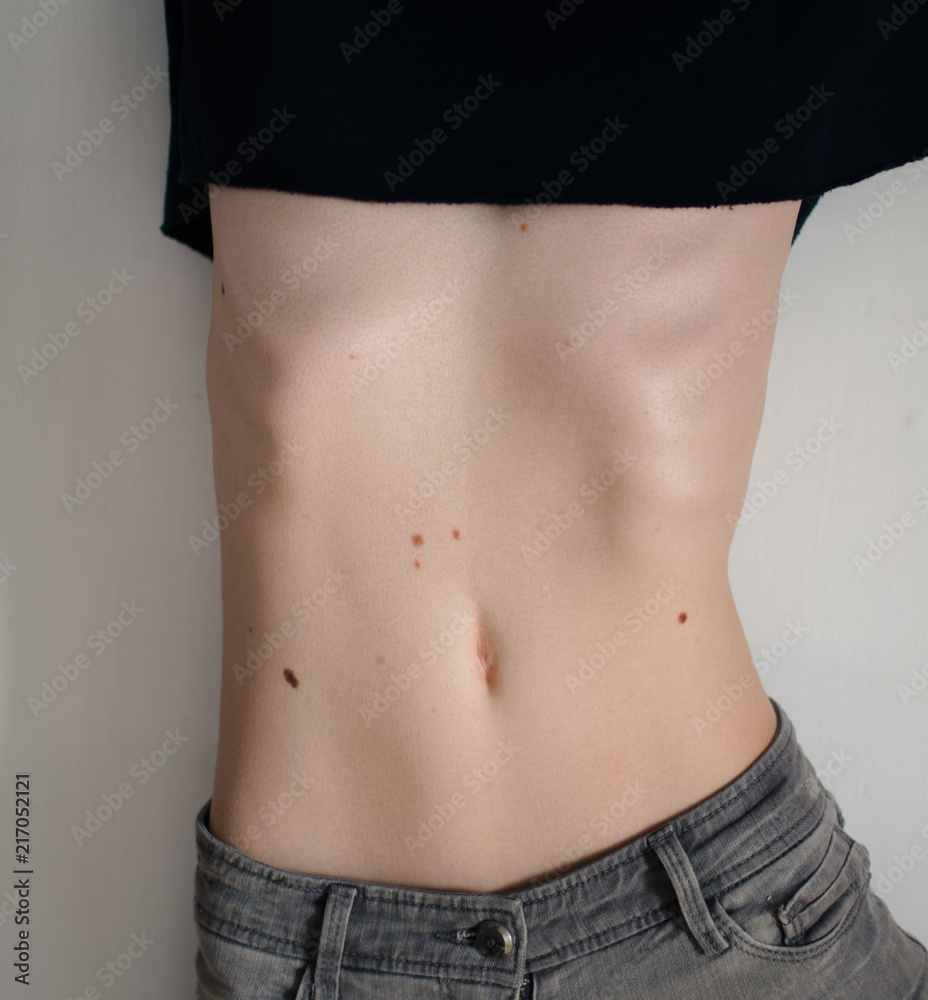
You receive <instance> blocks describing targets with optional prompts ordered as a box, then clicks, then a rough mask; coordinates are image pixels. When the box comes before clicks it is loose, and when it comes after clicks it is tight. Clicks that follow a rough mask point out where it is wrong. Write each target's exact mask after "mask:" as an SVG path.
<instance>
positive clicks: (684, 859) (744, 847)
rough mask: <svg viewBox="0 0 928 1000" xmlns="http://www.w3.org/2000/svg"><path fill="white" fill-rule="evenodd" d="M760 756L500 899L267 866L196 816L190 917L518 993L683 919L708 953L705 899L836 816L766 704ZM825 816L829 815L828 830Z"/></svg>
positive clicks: (272, 945)
mask: <svg viewBox="0 0 928 1000" xmlns="http://www.w3.org/2000/svg"><path fill="white" fill-rule="evenodd" d="M770 701H771V703H772V704H773V706H774V708H775V710H776V714H777V730H776V734H775V736H774V738H773V741H772V742H771V743H770V745H769V746H768V747H767V749H766V750H765V751H764V753H763V754H762V755H761V756H760V757H759V758H758V759H757V760H756V761H755V762H754V763H753V764H752V765H751V766H750V767H749V768H748V769H747V770H746V771H745V772H744V773H743V774H741V775H739V776H738V777H737V778H736V779H734V780H733V781H732V782H731V783H729V784H728V785H726V786H725V787H724V788H722V789H721V790H719V791H718V792H716V793H715V794H714V795H712V796H711V797H710V798H708V799H706V800H705V801H703V802H701V803H700V804H699V805H697V806H694V807H693V808H692V809H690V810H688V811H687V812H685V813H683V814H681V815H679V816H677V817H675V818H674V819H670V820H668V821H667V822H666V823H664V824H662V825H661V826H659V827H657V828H655V829H653V830H651V831H649V832H648V833H646V834H643V835H642V836H640V837H638V838H637V839H636V840H634V841H632V842H630V843H628V844H625V845H624V846H622V847H619V848H617V849H615V850H614V851H612V852H610V853H608V854H606V855H604V856H603V857H601V858H598V859H597V860H595V861H592V862H590V863H589V864H586V865H583V866H582V867H579V868H576V869H574V870H573V871H570V872H568V873H567V874H565V875H562V876H560V877H557V878H554V879H552V880H551V881H548V882H544V883H541V884H539V885H535V886H532V887H531V888H526V889H521V890H516V891H513V892H506V893H470V892H448V891H436V890H424V889H417V888H408V887H403V886H393V885H386V884H379V883H371V882H363V881H358V880H353V879H347V878H340V877H338V878H326V877H321V876H315V875H303V874H297V873H294V872H288V871H284V870H282V869H278V868H274V867H272V866H270V865H267V864H264V863H263V862H260V861H257V860H255V859H253V858H250V857H248V856H247V855H244V854H242V853H240V852H239V851H237V850H236V849H235V848H233V847H231V846H230V845H228V844H225V843H224V842H222V841H220V840H218V839H217V838H216V837H214V836H213V835H212V834H211V833H210V831H209V829H208V828H207V822H208V816H209V805H210V802H209V801H208V802H207V803H206V804H205V805H204V806H203V807H202V808H201V810H200V811H199V813H198V815H197V819H196V842H197V858H198V865H197V881H196V903H195V910H196V917H197V919H198V920H199V921H201V922H202V923H204V924H206V926H208V927H210V928H212V929H213V930H214V931H216V932H217V933H219V934H222V935H224V936H226V937H230V938H232V939H234V940H237V941H240V942H241V943H243V944H249V945H251V946H253V947H259V948H265V949H271V950H273V951H275V952H276V953H278V954H281V955H289V956H293V957H310V958H315V959H317V963H318V965H317V975H320V976H321V977H324V976H325V969H326V965H327V964H328V965H332V964H334V965H335V966H336V967H337V966H339V965H350V966H351V967H353V968H355V969H359V970H368V971H372V972H385V971H389V972H396V973H407V974H410V975H421V976H444V977H451V978H455V977H458V976H459V977H460V978H465V979H468V980H470V981H476V982H486V983H492V984H496V985H499V986H505V987H510V988H513V987H515V988H518V986H519V984H520V982H521V980H522V977H523V976H524V975H525V974H526V973H531V972H533V971H541V970H543V969H546V968H550V967H553V966H555V965H558V964H560V963H562V962H565V961H567V960H569V959H571V958H576V957H578V956H580V955H584V954H588V953H590V952H593V951H596V950H598V949H600V948H603V947H606V946H608V945H610V944H612V943H614V942H617V941H621V940H623V939H624V938H627V937H629V936H631V935H634V934H638V933H640V932H642V931H644V930H646V929H647V928H649V927H652V926H654V925H656V924H659V923H661V922H663V921H666V920H667V919H668V918H669V917H671V916H672V915H673V914H675V913H677V912H679V913H682V915H683V917H684V918H685V920H686V923H687V925H688V926H689V929H690V931H691V932H692V933H693V935H694V937H695V938H696V939H697V941H698V942H699V945H700V947H701V948H702V949H703V950H704V951H705V952H707V953H710V954H712V953H717V952H720V951H722V950H724V949H725V947H727V943H726V942H725V940H724V939H723V938H721V935H720V934H719V932H718V930H717V929H716V927H715V924H714V922H713V921H712V919H711V917H710V915H709V911H708V908H707V906H706V902H705V900H706V899H709V898H711V897H712V896H713V895H715V894H720V893H723V892H725V891H726V890H727V889H729V888H731V887H733V886H735V885H736V884H737V883H739V882H741V881H743V880H744V879H747V878H750V877H751V876H752V875H753V874H755V873H756V872H757V871H759V870H760V869H761V868H763V867H765V866H766V865H768V864H770V863H771V862H772V861H774V860H775V859H776V858H778V857H779V856H780V855H782V854H784V853H785V852H786V851H788V850H790V849H791V848H792V847H793V846H795V845H796V844H797V843H798V842H799V841H801V840H803V839H804V838H805V837H807V836H809V835H810V833H811V832H812V831H813V830H814V829H815V828H816V826H817V824H819V823H820V822H822V817H823V815H824V814H825V812H826V810H830V811H831V813H832V816H833V817H834V819H835V821H840V822H841V823H842V824H843V817H842V816H841V813H840V809H839V808H838V805H837V803H836V801H835V800H834V797H833V796H832V795H831V794H830V793H828V792H827V791H826V790H825V789H824V788H823V786H822V785H821V783H820V782H819V781H818V779H817V778H816V777H815V771H814V768H813V767H812V765H811V763H810V762H809V760H808V758H807V757H806V756H805V754H804V752H803V751H802V749H801V747H800V746H799V744H798V742H797V740H796V736H795V731H794V729H793V726H792V723H791V722H790V720H789V718H788V716H787V715H786V713H785V712H784V711H783V709H782V708H781V707H780V706H779V705H778V704H777V702H776V701H774V700H773V699H772V698H771V699H770ZM830 818H831V817H829V819H830Z"/></svg>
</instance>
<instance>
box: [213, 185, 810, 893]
mask: <svg viewBox="0 0 928 1000" xmlns="http://www.w3.org/2000/svg"><path fill="white" fill-rule="evenodd" d="M798 208H799V202H796V201H794V202H778V203H773V204H755V205H743V206H737V207H735V208H733V209H729V208H724V207H719V208H711V209H696V208H687V209H654V208H638V207H631V206H622V205H618V206H588V205H553V206H549V207H546V208H544V209H540V210H538V211H537V212H534V213H533V214H532V215H531V216H530V217H529V216H525V215H524V214H523V211H522V210H520V209H518V208H511V207H505V206H503V207H500V206H489V205H474V204H469V205H440V204H436V205H429V204H380V203H362V202H354V201H349V200H343V199H335V198H323V197H316V196H308V195H300V194H293V195H291V194H287V193H284V192H272V191H255V190H246V189H239V188H225V189H222V190H219V189H214V191H213V192H212V198H211V213H212V220H213V233H214V247H215V266H214V279H213V309H212V319H211V325H210V335H209V341H208V349H207V387H208V392H209V404H210V413H211V418H212V427H213V447H214V472H215V481H216V493H217V499H218V502H219V503H220V504H229V503H230V502H234V501H235V499H236V497H238V499H239V501H240V504H239V507H240V509H239V512H238V514H237V516H235V517H234V518H230V520H229V522H228V524H227V525H226V526H224V530H223V531H222V532H221V533H220V538H221V543H220V544H221V551H222V604H223V656H222V696H221V715H220V733H219V748H218V756H217V767H216V777H215V785H214V790H213V800H212V807H211V815H210V826H211V829H212V831H213V832H214V833H215V835H216V836H217V837H219V838H220V839H222V840H224V841H226V842H228V843H230V844H232V845H233V846H235V847H237V848H238V849H239V850H241V851H243V852H244V853H246V854H248V855H251V856H252V857H255V858H257V859H258V860H260V861H264V862H266V863H268V864H271V865H274V866H276V867H279V868H283V869H288V870H291V871H297V872H305V873H310V874H316V875H324V876H330V877H342V878H354V879H363V880H366V881H371V882H380V883H387V884H399V885H408V886H415V887H420V888H431V889H447V890H456V891H465V892H502V891H508V890H512V889H515V888H519V887H523V886H528V885H531V884H534V883H535V882H537V881H542V880H545V879H549V878H553V877H555V876H556V875H559V874H561V873H563V872H565V871H567V870H570V869H572V868H575V867H577V866H579V865H581V864H584V863H586V862H588V861H590V860H593V859H594V858H596V857H599V856H601V855H602V854H604V853H606V852H608V851H610V850H612V849H614V848H615V847H617V846H619V845H621V844H623V843H626V842H628V841H630V840H633V839H635V838H636V837H638V836H640V835H641V834H643V833H645V832H646V831H648V830H651V829H653V828H655V827H657V826H660V825H661V824H662V823H663V822H664V821H666V820H667V819H668V818H670V817H672V816H675V815H679V814H680V813H682V812H685V811H686V810H687V809H690V808H692V806H694V805H696V804H697V803H699V802H701V801H703V800H704V799H706V798H708V797H709V796H711V795H712V794H714V793H715V792H716V791H718V790H719V789H720V788H722V787H724V786H725V785H726V784H728V783H729V782H730V781H732V780H733V779H734V778H735V777H736V776H737V775H739V774H740V773H742V772H743V771H744V770H746V769H747V768H748V767H749V766H750V764H751V763H752V762H753V761H754V760H756V759H757V758H758V757H759V756H760V755H761V754H762V753H763V751H764V750H765V748H766V747H767V746H768V745H769V744H770V741H771V740H772V739H773V736H774V733H775V729H776V717H775V713H774V710H773V706H772V705H771V704H770V702H769V700H768V699H767V697H766V695H765V694H764V692H763V688H762V686H761V683H760V680H759V678H758V676H757V673H756V671H755V669H754V665H753V661H752V657H751V653H750V650H749V647H748V644H747V642H746V639H745V636H744V631H743V629H742V626H741V623H740V620H739V617H738V613H737V610H736V608H735V604H734V601H733V599H732V594H731V590H730V586H729V580H728V555H729V550H730V546H731V540H732V526H731V525H732V524H733V522H734V520H736V519H737V516H738V514H739V513H740V510H741V505H742V501H743V498H744V495H745V493H746V492H747V486H748V478H749V473H750V468H751V460H752V456H753V452H754V447H755V443H756V439H757V434H758V431H759V428H760V422H761V417H762V415H763V408H764V399H765V390H766V380H767V371H768V367H769V361H770V354H771V349H772V344H773V336H774V329H775V311H774V310H775V308H776V303H777V297H778V291H779V287H780V281H781V277H782V273H783V268H784V266H785V263H786V259H787V255H788V253H789V249H790V239H791V236H792V232H793V226H794V223H795V220H796V215H797V212H798ZM320 240H324V241H326V242H324V243H320ZM314 259H315V260H314ZM313 261H314V262H313ZM300 262H306V263H305V264H304V265H303V268H302V271H299V272H297V271H290V272H289V273H288V269H292V268H295V267H298V266H299V265H300ZM626 276H627V277H626ZM442 295H444V300H442ZM256 302H257V303H258V305H257V306H256ZM430 303H431V305H430ZM262 306H263V311H264V313H265V314H266V315H262V313H261V308H262ZM256 309H257V311H256ZM588 310H589V311H588ZM765 310H767V313H766V316H767V318H766V320H765V319H763V318H762V317H763V314H764V311H765ZM249 315H250V317H251V319H250V320H249V319H248V317H249ZM243 318H244V320H243ZM240 321H241V322H240ZM581 324H582V325H581ZM571 327H573V328H574V334H573V340H572V341H571ZM236 329H237V330H238V334H237V335H236V334H235V331H236ZM733 342H738V343H740V345H741V350H740V352H739V353H737V356H735V355H732V357H731V363H730V364H729V365H728V366H727V367H720V366H719V365H718V364H714V353H717V354H719V355H724V353H725V352H729V353H730V352H731V351H732V347H731V345H732V343H733ZM707 372H708V373H709V374H708V375H707ZM699 386H702V388H699ZM687 387H691V389H695V391H690V392H688V391H687ZM275 459H277V460H278V461H279V462H280V464H279V465H273V464H272V463H273V462H274V460H275ZM261 470H264V471H263V472H262V471H261ZM246 500H247V501H248V502H247V504H245V503H244V502H242V501H246ZM226 509H227V511H231V510H232V508H230V507H227V508H226ZM546 543H547V544H546ZM314 594H315V596H313V595H314ZM636 609H637V610H636ZM265 633H267V634H268V636H269V638H265ZM249 651H254V652H253V653H252V655H251V657H250V658H249ZM584 662H585V663H586V664H587V666H586V667H585V668H584V669H583V672H582V673H581V667H582V665H583V663H584ZM249 663H250V664H251V666H249ZM391 685H392V686H391ZM726 686H728V690H729V692H731V691H732V690H735V691H736V692H737V694H738V696H737V697H735V698H733V699H731V700H730V701H728V702H727V704H728V705H729V706H730V707H729V708H728V709H727V710H726V711H724V712H722V713H721V714H720V716H718V717H717V721H715V722H713V723H707V722H706V719H705V716H706V713H707V710H708V705H707V702H710V701H711V702H716V701H718V699H719V698H721V697H722V696H723V695H724V694H725V691H726ZM378 696H379V697H380V698H381V699H383V700H380V701H378V700H377V699H378ZM700 720H701V723H702V724H700Z"/></svg>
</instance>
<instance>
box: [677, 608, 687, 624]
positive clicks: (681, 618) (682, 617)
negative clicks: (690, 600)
mask: <svg viewBox="0 0 928 1000" xmlns="http://www.w3.org/2000/svg"><path fill="white" fill-rule="evenodd" d="M677 621H678V622H679V623H680V624H681V625H682V624H683V623H684V622H685V621H686V612H685V611H681V612H680V614H678V615H677Z"/></svg>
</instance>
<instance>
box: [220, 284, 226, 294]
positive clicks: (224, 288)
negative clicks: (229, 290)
mask: <svg viewBox="0 0 928 1000" xmlns="http://www.w3.org/2000/svg"><path fill="white" fill-rule="evenodd" d="M219 287H220V288H221V289H222V294H223V295H225V294H226V286H225V284H224V283H220V285H219Z"/></svg>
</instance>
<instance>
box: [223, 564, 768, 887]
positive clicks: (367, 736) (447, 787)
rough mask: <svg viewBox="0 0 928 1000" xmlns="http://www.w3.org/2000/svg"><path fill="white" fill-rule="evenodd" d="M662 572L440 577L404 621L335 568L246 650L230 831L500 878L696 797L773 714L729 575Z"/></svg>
mask: <svg viewBox="0 0 928 1000" xmlns="http://www.w3.org/2000/svg"><path fill="white" fill-rule="evenodd" d="M665 569H666V571H663V572H662V571H661V570H660V569H658V568H656V567H652V570H651V572H649V573H642V574H641V575H637V574H636V578H635V579H634V580H630V579H628V578H626V579H624V580H623V581H620V582H617V578H616V576H615V574H613V578H612V580H607V579H605V578H603V579H595V578H594V579H593V580H587V581H586V585H585V586H584V587H583V588H580V583H579V581H578V579H577V578H571V579H568V580H566V581H565V580H564V579H563V578H562V574H560V573H554V574H553V575H552V576H551V577H550V578H549V577H544V576H542V577H540V578H539V579H538V580H537V582H536V588H535V592H534V594H532V595H530V596H525V595H524V596H523V598H522V601H521V603H520V602H519V601H518V600H517V599H515V598H514V597H513V596H512V595H510V598H509V600H508V601H504V602H501V604H500V605H497V606H494V605H492V604H487V603H485V602H483V601H482V600H480V599H478V598H476V597H475V594H474V593H473V592H470V593H467V592H465V591H455V589H454V588H453V587H451V586H450V585H449V584H448V583H447V582H445V583H444V584H443V585H441V586H439V585H438V583H436V586H435V587H434V588H433V589H432V590H431V591H426V592H424V593H423V594H421V595H420V600H419V606H418V607H415V608H413V607H410V608H409V609H408V613H407V614H406V615H405V616H403V617H401V613H400V609H401V608H403V607H404V605H403V602H402V601H401V600H399V599H398V596H397V594H395V593H394V594H391V595H387V594H381V595H380V599H379V603H378V602H377V601H371V602H370V603H365V604H364V605H363V608H364V613H363V614H362V613H359V608H360V607H361V606H360V605H358V604H357V603H356V601H355V600H353V599H348V598H346V594H356V593H357V589H356V588H352V587H350V586H349V583H350V582H351V583H356V581H349V580H348V579H345V580H340V579H339V576H338V571H337V570H336V571H334V572H333V573H331V574H330V575H329V576H328V577H327V578H326V579H325V580H324V581H323V582H322V583H321V585H318V586H316V587H315V590H314V591H313V592H310V593H308V594H307V595H306V596H305V597H304V598H302V599H301V600H300V601H298V602H295V604H294V606H293V607H292V608H291V609H290V610H289V611H287V613H285V614H284V615H283V616H281V617H269V618H268V623H269V627H267V628H261V629H260V631H259V630H256V631H255V632H254V633H253V635H254V639H253V640H251V642H250V644H249V645H248V646H246V647H244V648H243V649H240V652H239V653H238V654H237V655H236V654H234V653H233V652H232V651H233V649H236V647H234V646H232V645H231V644H230V645H229V659H228V661H227V662H226V664H225V666H224V672H223V714H222V720H221V732H220V748H219V760H218V767H217V782H216V788H215V792H214V819H215V822H216V830H217V832H218V834H219V835H220V836H221V837H222V838H223V839H225V840H227V841H228V842H229V843H230V844H233V845H235V846H236V847H237V849H239V850H241V851H243V852H244V853H247V854H248V855H250V856H252V857H255V858H259V859H263V860H265V861H267V862H268V863H270V864H273V865H274V866H275V867H281V868H284V869H287V870H291V871H300V872H318V873H320V874H323V873H325V874H330V875H345V876H347V877H357V878H365V879H369V880H372V881H382V882H386V883H393V884H405V885H417V886H424V887H430V888H436V887H447V888H452V887H453V888H460V889H465V890H467V891H476V890H479V889H484V890H493V891H497V890H500V889H503V888H508V887H512V886H518V885H524V884H527V883H529V882H531V881H533V880H537V879H539V878H551V877H553V876H555V875H557V874H558V873H560V872H563V871H568V870H570V869H571V868H573V867H576V866H577V865H578V864H581V863H584V862H585V861H588V860H589V859H590V858H591V857H595V856H597V854H599V853H602V852H603V851H604V850H609V849H612V848H614V847H615V845H616V844H619V843H622V842H625V841H627V840H629V839H631V838H633V837H635V836H638V835H639V834H640V833H642V832H643V831H645V830H647V829H649V828H651V827H653V826H654V825H655V824H657V823H660V822H663V821H665V820H666V819H667V818H668V817H669V816H672V815H675V814H678V813H680V812H681V811H683V810H685V809H688V808H690V807H691V806H693V805H694V804H696V803H697V802H699V801H701V800H702V799H704V798H705V797H707V796H709V795H711V794H713V793H714V792H715V791H717V790H718V789H719V788H721V787H723V786H724V785H725V784H726V783H727V782H729V781H730V780H731V779H732V778H733V777H735V776H736V775H737V774H739V773H741V771H743V770H744V769H745V768H746V767H748V766H749V765H750V764H751V762H752V761H754V760H755V759H756V758H757V756H758V755H759V754H760V753H761V752H762V750H763V749H764V747H765V746H766V745H767V744H768V743H769V742H770V739H771V737H772V734H773V728H774V725H775V720H774V713H773V709H772V708H771V706H770V703H769V701H768V699H767V698H766V695H765V694H764V692H763V689H762V686H761V684H760V681H759V678H758V676H757V673H756V671H755V669H754V665H753V662H752V659H751V655H750V651H749V649H748V647H747V643H746V641H745V638H744V634H743V631H742V630H741V626H740V622H739V620H738V616H737V612H736V610H735V607H734V604H733V601H732V598H731V594H730V591H729V589H728V586H727V581H726V580H725V579H724V578H719V577H717V576H712V575H709V576H707V575H706V574H705V573H702V574H697V573H696V572H695V569H694V568H693V567H688V566H687V565H686V564H685V563H683V564H681V563H677V571H674V570H672V569H669V568H665ZM687 570H688V572H687ZM317 582H318V581H317ZM327 586H328V590H327ZM572 586H573V587H574V588H575V589H574V590H573V591H571V587H572ZM374 592H376V588H374ZM314 594H315V596H313V595H314ZM386 608H390V609H392V610H393V614H392V615H386V614H384V613H383V612H384V610H385V609H386ZM502 608H504V609H505V613H501V609H502ZM291 612H295V613H291ZM410 622H415V623H416V624H415V627H410Z"/></svg>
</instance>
